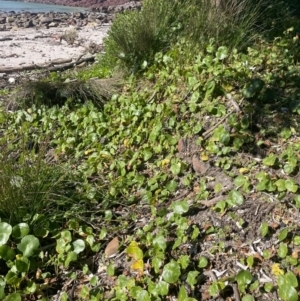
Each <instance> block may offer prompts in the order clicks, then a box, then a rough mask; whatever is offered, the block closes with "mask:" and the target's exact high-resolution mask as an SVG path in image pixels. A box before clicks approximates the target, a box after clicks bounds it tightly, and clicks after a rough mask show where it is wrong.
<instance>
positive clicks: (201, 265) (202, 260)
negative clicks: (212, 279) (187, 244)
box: [198, 256, 208, 269]
mask: <svg viewBox="0 0 300 301" xmlns="http://www.w3.org/2000/svg"><path fill="white" fill-rule="evenodd" d="M207 265H208V260H207V258H206V257H204V256H201V257H200V258H199V262H198V267H199V268H200V269H202V268H205V267H206V266H207Z"/></svg>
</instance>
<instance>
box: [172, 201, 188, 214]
mask: <svg viewBox="0 0 300 301" xmlns="http://www.w3.org/2000/svg"><path fill="white" fill-rule="evenodd" d="M171 209H173V210H174V212H175V213H178V214H183V213H186V212H188V210H189V204H188V202H187V201H175V202H173V203H172V205H171Z"/></svg>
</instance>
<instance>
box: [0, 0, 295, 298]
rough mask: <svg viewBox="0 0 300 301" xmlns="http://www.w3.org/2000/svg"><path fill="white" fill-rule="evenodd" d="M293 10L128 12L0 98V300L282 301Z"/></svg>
mask: <svg viewBox="0 0 300 301" xmlns="http://www.w3.org/2000/svg"><path fill="white" fill-rule="evenodd" d="M298 12H299V4H298V3H297V1H294V2H293V1H289V2H288V1H280V0H276V1H274V0H273V1H259V0H258V1H250V0H243V1H236V0H231V1H227V2H225V1H224V2H223V1H216V3H215V2H214V1H206V2H205V1H199V0H198V1H197V0H185V1H183V0H175V1H168V0H144V2H143V7H142V9H141V10H139V11H130V12H124V13H122V14H119V15H117V16H116V18H115V19H114V22H113V24H112V26H111V29H110V31H109V35H108V38H107V39H106V41H105V53H104V54H102V55H100V56H99V58H98V63H97V64H95V65H93V66H91V67H87V68H86V69H84V70H81V71H78V70H72V71H66V72H55V73H54V72H53V73H51V74H50V75H48V76H47V77H43V78H40V79H39V80H38V81H36V82H30V83H27V82H25V83H22V84H21V85H20V86H19V87H18V88H17V89H15V90H13V91H7V90H2V91H0V95H1V97H2V98H3V99H5V101H3V103H2V104H1V111H0V124H1V126H0V130H1V135H0V156H1V160H0V218H1V221H0V271H1V272H0V299H1V300H6V301H19V300H63V301H66V300H92V301H96V300H114V301H126V300H138V301H148V300H178V301H193V300H194V301H196V300H230V299H232V300H242V301H252V300H283V301H294V300H295V301H296V300H299V292H300V291H299V281H300V279H299V275H300V260H299V250H300V249H299V245H300V234H299V230H300V229H299V221H298V219H299V208H300V188H299V186H300V168H299V167H300V155H299V154H300V135H299V132H300V89H299V86H300V78H299V74H300V62H299V58H300V57H299V55H300V52H299V47H300V40H299V33H300V20H299V14H298V15H297V13H298Z"/></svg>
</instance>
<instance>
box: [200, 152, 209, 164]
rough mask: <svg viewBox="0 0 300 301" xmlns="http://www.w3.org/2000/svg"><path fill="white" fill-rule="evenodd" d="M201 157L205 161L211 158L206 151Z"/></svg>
mask: <svg viewBox="0 0 300 301" xmlns="http://www.w3.org/2000/svg"><path fill="white" fill-rule="evenodd" d="M200 159H201V160H202V161H204V162H205V161H207V160H208V159H209V157H208V155H207V154H206V153H202V154H201V156H200Z"/></svg>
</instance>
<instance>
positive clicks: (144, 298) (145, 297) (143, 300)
mask: <svg viewBox="0 0 300 301" xmlns="http://www.w3.org/2000/svg"><path fill="white" fill-rule="evenodd" d="M136 300H137V301H151V298H150V296H149V293H148V292H147V291H146V290H141V291H139V292H138V294H137V297H136Z"/></svg>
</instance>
